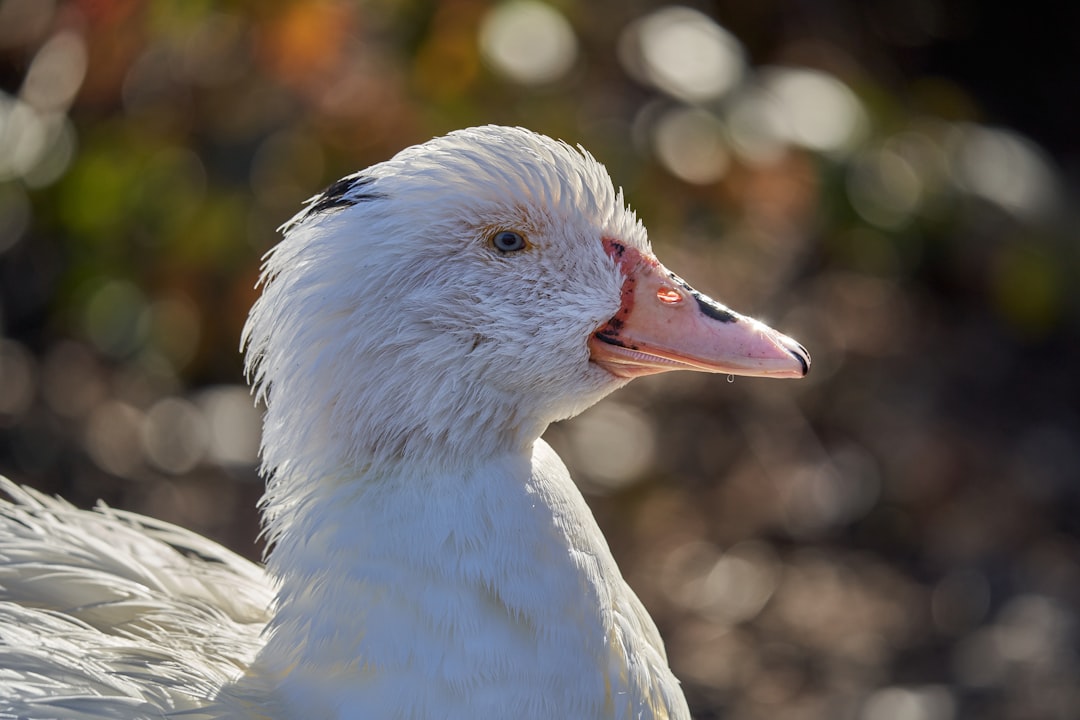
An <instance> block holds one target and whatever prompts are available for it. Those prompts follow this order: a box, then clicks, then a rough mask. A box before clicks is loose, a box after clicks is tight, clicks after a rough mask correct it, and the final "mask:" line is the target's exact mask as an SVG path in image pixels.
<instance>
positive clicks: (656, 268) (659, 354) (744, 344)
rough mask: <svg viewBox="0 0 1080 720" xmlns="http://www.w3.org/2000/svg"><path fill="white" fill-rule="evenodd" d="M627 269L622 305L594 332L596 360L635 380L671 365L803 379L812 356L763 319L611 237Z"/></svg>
mask: <svg viewBox="0 0 1080 720" xmlns="http://www.w3.org/2000/svg"><path fill="white" fill-rule="evenodd" d="M604 249H605V250H606V251H607V253H608V255H610V256H611V257H612V258H613V259H614V260H615V261H616V262H617V263H618V264H619V267H620V268H621V269H622V271H623V274H624V275H625V276H626V280H625V282H624V283H623V291H622V304H621V306H620V307H619V310H618V312H616V313H615V315H614V317H612V318H611V319H610V320H608V321H607V323H605V324H604V325H603V327H601V328H599V329H598V330H597V331H596V332H595V333H594V334H593V336H592V337H591V338H589V353H590V356H591V359H592V361H593V362H595V363H596V364H598V365H600V366H601V367H603V368H605V369H606V370H608V371H609V372H611V373H612V374H613V375H617V376H619V377H623V378H635V377H640V376H642V375H653V374H655V373H661V372H665V371H667V370H698V371H703V372H714V373H728V374H731V375H749V376H754V377H777V378H799V377H803V376H804V375H806V373H808V372H809V371H810V354H809V353H808V352H807V351H806V348H804V347H803V346H802V345H800V344H799V343H797V342H795V341H794V340H792V339H791V338H789V337H788V336H786V335H782V334H781V333H778V332H777V331H776V330H773V329H772V328H770V327H769V326H767V325H765V324H764V323H760V322H758V321H757V320H754V319H753V318H749V317H746V316H744V315H740V314H738V313H736V312H734V311H732V310H730V309H728V308H726V307H724V306H723V305H721V304H720V303H718V302H716V301H715V300H713V299H711V298H709V297H707V296H705V295H702V294H701V293H699V292H698V291H696V290H694V289H693V288H692V287H690V286H689V285H687V284H686V283H685V282H684V281H683V280H682V279H681V278H679V276H677V275H675V274H674V273H672V272H670V271H669V270H668V269H667V268H665V267H664V266H663V265H661V264H660V262H659V261H658V260H657V259H656V258H654V257H653V256H652V255H647V254H645V253H643V252H641V251H640V250H637V249H636V248H632V247H629V246H627V245H624V244H622V243H620V242H618V241H616V240H611V239H609V238H604Z"/></svg>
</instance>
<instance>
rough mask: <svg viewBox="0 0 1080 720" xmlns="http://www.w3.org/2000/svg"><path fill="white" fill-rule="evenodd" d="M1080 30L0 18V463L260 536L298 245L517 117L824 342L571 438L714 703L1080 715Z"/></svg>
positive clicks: (1066, 24)
mask: <svg viewBox="0 0 1080 720" xmlns="http://www.w3.org/2000/svg"><path fill="white" fill-rule="evenodd" d="M1078 15H1080V13H1078V12H1077V11H1075V10H1074V9H1073V8H1072V6H1071V5H1070V4H1068V3H1051V2H1045V1H1043V0H1033V1H1031V2H1026V3H976V2H972V1H966V2H943V1H941V0H870V1H868V2H860V1H859V0H831V1H829V2H820V3H809V2H799V1H797V0H767V1H765V2H754V3H744V2H711V3H710V2H698V3H692V4H688V5H669V4H665V3H662V2H655V1H653V0H633V1H631V2H625V1H624V0H600V1H594V2H581V1H575V0H551V1H550V2H541V1H539V0H511V1H510V2H502V3H494V2H488V1H486V0H453V1H447V2H434V1H432V0H426V1H425V0H401V1H398V2H395V1H393V0H369V1H366V2H362V1H360V0H355V1H349V0H314V1H311V2H297V1H289V0H274V1H271V2H256V1H255V0H233V1H225V2H211V1H210V0H154V1H153V2H151V1H149V0H67V1H63V0H2V1H0V473H2V474H5V475H7V476H9V477H11V478H13V479H14V480H16V481H18V482H22V483H27V484H30V485H33V486H35V487H38V488H41V489H42V490H44V491H46V492H49V493H61V494H63V495H64V496H65V497H67V498H68V499H70V500H71V501H73V502H75V503H76V504H79V505H81V506H90V505H92V504H93V503H94V501H96V500H97V499H98V498H101V499H104V500H105V501H106V502H108V503H109V504H112V505H116V506H120V507H125V508H130V509H134V510H137V511H139V512H143V513H148V514H152V515H155V516H158V517H161V518H165V519H167V520H170V521H172V522H176V523H179V524H182V525H185V526H188V527H191V528H194V529H196V530H198V531H200V532H204V533H207V534H209V535H210V536H212V537H214V538H216V539H219V540H221V541H223V542H225V543H226V544H228V545H229V546H230V547H232V548H234V549H237V550H238V551H240V552H241V553H243V554H245V555H248V556H249V557H258V556H259V554H260V552H261V548H260V547H259V546H258V545H257V544H255V540H254V538H255V536H256V534H257V530H258V520H257V516H256V514H255V511H254V505H255V502H256V501H257V499H258V497H259V495H260V492H261V483H260V481H259V479H258V477H257V474H256V470H255V462H256V460H255V456H256V450H257V444H258V433H259V414H258V411H257V410H256V409H255V408H254V407H253V405H252V401H251V399H250V397H249V395H248V393H247V390H246V388H245V385H244V378H243V376H242V371H241V358H240V355H239V353H238V338H239V331H240V328H241V326H242V324H243V322H244V318H245V314H246V312H247V309H248V307H249V306H250V304H251V302H252V301H253V299H254V298H255V297H256V292H255V290H254V284H255V279H256V277H257V273H258V264H259V257H260V256H261V255H262V253H263V252H265V251H266V250H267V249H268V248H269V247H270V246H271V245H272V244H273V243H274V242H275V240H276V232H275V228H277V226H278V225H280V224H281V223H282V222H283V221H285V220H286V219H287V218H289V217H290V216H291V215H292V214H293V213H294V212H295V211H296V210H297V208H298V207H299V205H300V203H301V202H302V201H303V200H304V199H305V198H307V197H309V196H310V195H312V194H313V193H314V192H316V191H317V190H319V189H321V188H322V187H324V186H326V185H327V184H329V183H330V182H331V181H333V180H334V179H336V178H338V177H340V176H341V175H344V174H346V173H348V172H351V171H353V170H355V169H358V168H360V167H363V166H366V165H369V164H371V163H374V162H377V161H380V160H384V159H386V158H388V157H389V156H391V155H392V154H393V153H395V152H396V151H398V150H400V149H401V148H403V147H405V146H408V145H411V144H414V143H416V142H420V141H423V140H425V139H427V138H429V137H431V136H433V135H438V134H442V133H444V132H447V131H449V130H452V129H455V128H459V127H464V126H469V125H475V124H482V123H492V122H493V123H502V124H515V125H524V126H527V127H529V128H532V129H534V130H537V131H540V132H544V133H547V134H549V135H553V136H556V137H560V138H563V139H565V140H567V141H569V142H571V143H581V144H582V145H583V146H585V147H587V148H588V149H589V150H591V152H592V153H593V154H595V155H596V156H597V158H598V159H600V160H601V161H602V162H604V163H605V164H606V165H607V166H608V168H609V170H610V171H611V173H612V175H613V177H614V179H615V182H616V184H618V185H622V186H623V187H624V188H625V190H626V193H627V196H628V199H629V201H630V202H631V204H632V205H633V206H634V207H635V208H636V210H637V211H638V213H639V214H640V216H641V217H642V218H643V219H644V221H645V223H646V224H647V225H648V226H649V228H650V237H651V239H652V242H653V244H654V246H655V248H656V250H657V253H658V255H659V256H660V257H661V258H662V259H663V260H664V262H665V263H666V264H667V265H668V266H669V267H671V268H673V269H675V270H676V271H677V272H679V273H680V274H682V275H683V276H685V277H686V278H687V279H688V280H689V281H690V282H691V283H693V284H694V285H695V286H696V287H698V288H699V289H701V290H704V291H706V292H709V293H710V294H712V295H714V296H715V297H718V298H720V299H721V300H722V301H724V302H726V303H728V304H730V305H732V306H733V307H735V308H738V309H740V310H742V311H744V312H748V313H750V314H754V315H756V316H759V317H761V318H763V319H765V320H767V321H769V322H770V323H773V324H775V325H776V326H777V327H779V328H781V329H782V330H783V331H784V332H787V333H790V334H792V335H793V336H795V337H797V338H798V339H799V340H801V341H802V342H803V343H804V344H805V345H806V346H807V347H808V348H809V349H810V351H811V353H812V354H813V357H814V370H813V372H812V373H811V375H810V376H809V377H808V378H807V379H806V380H804V381H800V382H776V381H766V380H747V379H743V378H738V379H735V380H734V382H728V381H726V380H725V378H724V377H722V376H697V375H693V374H688V373H673V374H670V375H666V376H659V377H654V378H646V379H643V380H638V381H637V382H635V383H634V384H633V385H632V386H631V387H629V388H627V389H625V390H623V391H621V392H619V393H617V394H615V395H614V396H613V397H612V398H610V399H609V400H607V401H605V402H604V403H602V404H600V405H599V406H597V407H595V408H593V409H592V410H590V411H588V412H586V413H585V414H584V415H582V416H581V417H580V418H577V419H576V420H573V421H570V422H567V423H564V424H562V425H560V426H557V427H552V428H551V429H550V430H549V433H548V439H549V440H550V441H551V442H552V444H554V445H555V446H556V448H557V449H558V450H559V451H560V452H561V453H562V454H563V456H564V458H565V459H566V460H567V463H568V464H569V465H570V467H571V468H573V469H574V471H575V474H576V477H577V479H578V480H579V481H580V482H581V484H582V487H583V489H584V490H585V492H586V494H587V497H588V498H589V501H590V504H591V505H592V506H593V508H594V509H595V512H596V514H597V516H598V519H599V520H600V522H601V525H602V526H603V527H604V529H605V531H606V533H607V535H608V538H609V539H610V541H611V543H612V547H613V550H614V552H615V554H616V556H617V558H618V559H619V562H620V564H621V566H622V568H623V570H624V572H625V574H626V575H627V577H628V579H629V580H630V582H631V584H632V585H633V586H634V587H635V588H636V589H637V590H638V592H639V593H640V595H641V596H642V598H643V600H644V601H645V603H646V605H647V606H648V607H649V608H650V610H651V611H652V613H653V616H654V617H655V618H656V620H657V622H658V624H659V625H660V627H661V629H662V631H663V633H664V635H665V637H666V638H667V642H668V646H669V651H670V654H671V662H672V665H673V666H674V668H675V670H676V672H677V674H678V675H679V676H680V677H681V678H682V680H683V682H684V685H685V687H686V692H687V695H688V697H689V699H690V702H691V706H692V709H693V711H694V714H695V717H697V718H699V720H700V719H706V718H729V719H731V720H750V719H755V718H769V719H770V720H789V719H790V720H817V719H821V720H834V719H846V718H851V719H855V720H959V719H966V718H978V719H980V720H996V719H1002V720H1004V719H1010V720H1013V719H1015V720H1033V719H1034V720H1038V719H1042V718H1046V719H1051V718H1055V719H1056V718H1062V719H1067V718H1076V717H1078V716H1080V684H1078V682H1077V681H1078V679H1080V658H1078V648H1080V635H1078V633H1080V627H1078V621H1080V614H1078V608H1080V604H1078V603H1080V535H1078V531H1080V512H1078V511H1080V392H1078V390H1080V342H1078V341H1080V333H1078V324H1080V323H1078V319H1080V317H1078V315H1080V312H1078V311H1080V294H1078V293H1077V292H1076V291H1075V288H1076V287H1077V283H1078V280H1080V278H1078V276H1080V246H1078V243H1077V230H1076V229H1077V227H1078V224H1077V221H1078V219H1080V218H1078V215H1080V213H1078V211H1077V203H1076V192H1077V181H1078V174H1080V131H1078V127H1080V112H1078V108H1080V73H1078V69H1080V52H1078V49H1077V48H1078V45H1080V43H1078V42H1077V37H1076V36H1075V33H1076V28H1077V27H1078V22H1077V21H1078V20H1080V17H1077V16H1078ZM600 446H603V447H605V448H607V449H609V450H614V452H612V451H606V452H602V453H600V452H595V449H596V448H597V447H600Z"/></svg>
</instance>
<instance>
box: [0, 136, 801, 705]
mask: <svg viewBox="0 0 1080 720" xmlns="http://www.w3.org/2000/svg"><path fill="white" fill-rule="evenodd" d="M262 285H263V291H262V295H261V297H260V299H259V300H258V301H257V303H256V304H255V307H254V308H253V309H252V312H251V315H250V318H249V320H248V324H247V326H246V328H245V332H244V340H243V343H244V347H245V348H246V352H247V363H248V370H249V373H250V375H251V377H252V379H253V383H254V386H255V388H256V390H257V392H258V393H259V395H260V396H261V397H262V398H263V399H264V400H265V403H266V408H267V410H266V416H265V420H264V429H263V430H264V431H263V443H262V458H263V471H264V474H265V476H266V479H267V491H266V495H265V498H264V500H263V511H264V521H265V525H266V528H267V533H268V538H269V540H270V543H271V549H270V551H269V553H268V555H267V559H266V566H265V569H264V568H262V567H259V566H256V565H254V564H252V563H249V562H247V561H245V560H243V559H241V558H239V557H237V556H235V555H233V554H232V553H230V552H228V551H226V550H224V549H223V548H221V547H219V546H217V545H215V544H214V543H211V542H210V541H208V540H205V539H203V538H200V537H198V536H196V535H194V534H191V533H188V532H186V531H183V530H181V529H179V528H175V527H172V526H168V525H165V524H163V523H159V522H156V521H153V520H150V519H148V518H144V517H141V516H137V515H133V514H128V513H122V512H118V511H114V510H110V509H101V510H99V511H97V512H87V511H81V510H76V509H74V508H72V507H70V506H68V505H66V504H65V503H63V502H62V501H58V500H53V499H47V498H44V497H41V496H39V495H37V494H36V493H33V492H31V491H28V490H23V489H20V488H18V487H17V486H15V485H13V484H11V483H7V484H5V489H6V491H7V493H8V494H9V495H10V496H11V497H12V502H11V503H5V504H3V505H2V509H0V525H2V527H0V718H8V717H11V718H15V717H18V718H23V717H26V718H90V717H94V718H103V717H104V718H110V717H113V718H161V717H166V716H169V715H171V714H175V713H182V716H183V717H194V718H232V717H238V718H239V717H251V718H275V719H281V720H285V719H287V718H305V719H314V718H319V719H321V718H341V719H345V718H356V719H357V720H371V719H374V718H380V719H382V718H402V719H405V718H415V719H417V720H425V719H434V718H446V719H457V718H461V719H464V718H469V719H470V720H471V719H473V718H508V717H512V718H515V719H516V720H530V719H533V718H536V719H540V718H544V719H549V718H552V717H560V718H641V719H648V718H656V719H659V718H688V717H689V711H688V710H687V706H686V701H685V699H684V697H683V694H682V691H681V689H680V687H679V684H678V682H677V680H676V679H675V677H674V676H673V674H672V673H671V671H670V670H669V669H668V664H667V660H666V656H665V652H664V648H663V643H662V641H661V639H660V636H659V633H658V632H657V629H656V626H655V625H654V623H653V622H652V620H651V618H650V617H649V615H648V613H647V612H646V610H645V608H644V607H643V606H642V605H641V603H640V601H639V600H638V598H637V596H636V595H635V594H634V593H633V591H632V590H631V589H630V588H629V586H628V585H627V584H626V582H625V581H624V580H623V578H622V575H621V574H620V572H619V570H618V567H617V566H616V564H615V561H614V559H613V558H612V556H611V552H610V551H609V549H608V546H607V543H606V541H605V540H604V537H603V535H602V534H601V532H600V530H599V528H598V527H597V525H596V523H595V521H594V519H593V517H592V515H591V513H590V512H589V510H588V508H587V506H586V505H585V502H584V500H583V499H582V497H581V494H580V493H579V492H578V490H577V489H576V487H575V486H574V485H573V482H572V481H571V479H570V475H569V473H568V472H567V470H566V468H565V466H564V465H563V464H562V462H561V461H560V460H559V458H558V456H557V455H556V454H555V453H554V452H553V451H552V450H551V449H550V448H549V447H548V446H547V445H546V444H545V443H544V442H543V441H542V440H540V439H539V438H540V435H541V434H542V433H543V431H544V429H545V428H546V427H547V425H548V424H549V423H551V422H554V421H557V420H560V419H564V418H567V417H570V416H573V415H575V414H576V413H578V412H580V411H581V410H583V409H584V408H586V407H588V406H589V405H592V404H593V403H595V402H596V401H597V400H599V399H600V398H601V397H603V396H604V395H606V394H608V393H610V392H611V391H613V390H615V389H616V388H618V387H620V386H622V385H624V384H625V383H626V382H628V381H629V379H631V378H633V377H637V376H639V375H645V374H650V373H654V372H662V371H664V370H671V369H680V368H682V369H696V370H704V371H709V372H723V373H737V374H748V375H763V376H775V377H801V376H802V375H804V374H805V373H806V371H807V370H808V369H809V357H808V355H807V354H806V352H805V350H803V349H802V348H801V346H799V345H798V344H797V343H795V342H794V341H792V340H791V339H790V338H787V337H785V336H783V335H780V334H779V333H777V332H775V331H773V330H771V329H769V328H767V327H765V326H764V325H762V324H760V323H757V322H756V321H753V320H751V319H749V318H746V317H743V316H741V315H738V314H737V313H734V312H732V311H730V310H729V309H727V308H726V307H724V306H722V305H720V304H719V303H716V302H715V301H712V300H710V299H708V298H706V297H704V296H702V295H700V294H698V293H697V292H696V291H694V290H693V289H692V288H690V287H689V286H688V285H686V284H685V283H684V282H683V281H682V280H680V279H679V278H678V277H677V276H674V275H672V274H671V273H669V272H668V271H667V270H666V269H665V268H664V267H663V266H662V265H660V264H659V262H658V261H656V259H655V258H654V257H653V255H652V252H651V250H650V247H649V244H648V240H647V238H646V233H645V229H644V228H643V227H642V225H641V224H640V223H639V222H638V221H637V219H636V218H635V216H634V215H633V214H632V213H631V212H630V211H629V210H628V209H627V208H626V207H625V204H624V202H623V199H622V196H621V193H616V192H615V190H614V188H613V186H612V184H611V181H610V179H609V178H608V176H607V173H606V171H605V170H604V168H603V167H602V166H601V165H600V164H599V163H597V162H596V161H595V160H594V159H593V158H592V157H591V156H589V155H588V154H587V153H585V152H584V151H578V150H575V149H573V148H571V147H569V146H567V145H565V144H563V143H559V142H556V141H553V140H551V139H548V138H546V137H543V136H540V135H536V134H534V133H531V132H529V131H526V130H522V129H516V128H502V127H491V126H489V127H482V128H473V129H469V130H463V131H459V132H456V133H452V134H450V135H447V136H445V137H442V138H436V139H434V140H432V141H429V142H427V143H425V144H423V145H418V146H416V147H412V148H409V149H407V150H404V151H402V152H401V153H399V154H398V155H397V156H395V157H394V158H392V159H391V160H389V161H387V162H384V163H381V164H379V165H376V166H373V167H371V168H369V169H367V170H365V171H362V172H360V173H357V174H355V175H352V176H349V177H346V178H344V179H342V180H341V181H339V182H337V183H335V184H334V185H332V186H331V187H330V188H329V189H328V190H327V191H326V192H325V193H323V194H322V195H320V196H317V197H316V198H313V199H312V201H311V202H310V203H309V204H308V205H307V206H306V208H305V209H304V210H303V211H302V212H300V213H299V214H298V215H297V216H296V217H294V218H293V219H292V220H291V221H290V222H289V223H287V224H286V226H285V227H284V239H283V240H282V242H281V243H280V244H279V245H278V246H277V247H276V248H275V249H274V250H273V251H272V252H271V253H270V254H269V255H268V256H267V259H266V262H265V266H264V274H263V278H262Z"/></svg>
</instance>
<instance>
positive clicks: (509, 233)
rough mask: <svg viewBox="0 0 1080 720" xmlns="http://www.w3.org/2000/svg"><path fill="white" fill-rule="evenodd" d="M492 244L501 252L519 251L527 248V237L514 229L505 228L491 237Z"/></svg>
mask: <svg viewBox="0 0 1080 720" xmlns="http://www.w3.org/2000/svg"><path fill="white" fill-rule="evenodd" d="M491 244H492V245H494V246H495V249H496V250H498V251H499V252H504V253H509V252H517V251H518V250H524V249H525V238H523V237H522V236H521V235H519V234H518V233H516V232H514V231H513V230H503V231H502V232H499V233H495V236H494V237H493V238H491Z"/></svg>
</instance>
